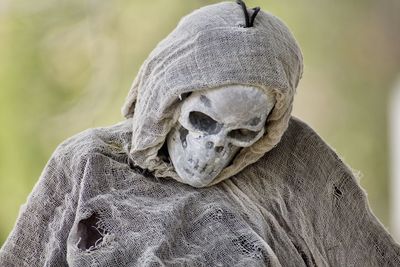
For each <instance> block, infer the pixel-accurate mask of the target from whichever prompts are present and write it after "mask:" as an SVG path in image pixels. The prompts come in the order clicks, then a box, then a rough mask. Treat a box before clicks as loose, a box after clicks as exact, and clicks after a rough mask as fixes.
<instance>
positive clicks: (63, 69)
mask: <svg viewBox="0 0 400 267" xmlns="http://www.w3.org/2000/svg"><path fill="white" fill-rule="evenodd" d="M216 2H218V1H201V0H169V1H167V0H152V1H132V0H131V1H127V0H121V1H96V0H79V1H78V0H68V1H66V0H58V1H51V0H41V1H27V0H1V1H0V123H1V130H0V245H1V244H2V243H3V242H4V240H5V238H6V237H7V235H8V234H9V232H10V230H11V229H12V227H13V224H14V222H15V219H16V216H17V214H18V210H19V207H20V205H21V204H22V203H24V202H25V200H26V197H27V196H28V194H29V192H30V191H31V190H32V187H33V185H34V183H35V182H36V181H37V179H38V177H39V175H40V172H41V170H42V169H43V167H44V165H45V164H46V161H47V160H48V158H49V157H50V155H51V153H52V151H53V150H54V149H55V148H56V146H57V145H58V144H59V143H60V142H61V141H63V140H64V139H66V138H67V137H69V136H71V135H73V134H75V133H77V132H80V131H82V130H84V129H86V128H89V127H97V126H105V125H110V124H114V123H116V122H118V121H120V120H122V116H121V115H120V107H121V105H122V103H123V101H124V98H125V95H126V93H127V92H128V89H129V87H130V84H131V82H132V80H133V79H134V77H135V75H136V73H137V71H138V68H139V67H140V65H141V63H142V62H143V60H144V59H145V58H146V57H147V55H148V53H149V52H150V51H151V50H152V49H153V48H154V46H155V45H156V44H157V43H158V42H159V41H160V40H161V39H162V38H163V37H165V36H166V35H167V34H168V33H169V32H170V31H171V30H172V29H173V28H174V27H175V25H176V24H177V22H178V21H179V19H180V18H181V17H182V16H183V15H185V14H187V13H189V12H190V11H192V10H193V9H195V8H198V7H201V6H203V5H206V4H211V3H216ZM246 3H247V5H248V6H249V7H254V6H257V5H258V6H261V8H262V9H263V10H268V11H270V12H271V13H273V14H275V15H277V16H278V17H280V18H282V19H283V20H284V21H285V22H286V23H287V24H288V26H289V27H290V28H291V29H292V31H293V33H294V35H295V36H296V38H297V40H298V42H299V43H300V46H301V47H302V49H303V53H304V58H305V69H304V75H303V79H302V81H301V82H300V86H299V88H298V93H297V96H296V98H295V109H294V115H296V116H298V117H300V118H301V119H303V120H304V121H306V122H307V123H309V124H310V125H311V126H312V127H313V128H314V129H315V130H316V131H317V132H318V133H319V134H320V135H321V136H322V137H323V138H324V140H326V141H327V142H328V143H329V144H330V145H331V146H332V147H333V148H334V149H335V150H336V151H337V152H338V153H339V154H340V155H341V156H342V157H343V158H344V160H345V161H346V162H347V163H348V164H349V165H350V166H351V167H352V168H353V169H355V170H359V171H360V172H361V176H362V180H361V184H362V186H363V187H364V188H365V189H366V191H367V192H368V198H369V201H370V204H371V207H372V210H373V212H374V213H375V214H376V215H377V216H378V217H379V218H380V220H381V221H382V223H383V224H384V225H385V226H387V227H390V225H389V219H390V214H389V211H390V203H389V195H388V194H389V190H388V189H389V156H388V155H389V149H388V147H389V144H388V138H387V136H388V130H387V129H388V121H387V117H388V114H387V105H388V101H389V100H390V99H389V98H390V90H391V88H392V86H393V84H394V81H395V79H396V77H397V75H398V74H400V30H399V27H400V15H399V14H400V1H398V0H385V1H372V0H352V1H347V0H338V1H328V0H320V1H311V0H304V1H250V0H248V1H246Z"/></svg>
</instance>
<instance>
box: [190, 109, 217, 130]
mask: <svg viewBox="0 0 400 267" xmlns="http://www.w3.org/2000/svg"><path fill="white" fill-rule="evenodd" d="M189 121H190V123H191V124H192V126H193V127H194V128H195V129H196V130H200V131H203V132H206V133H208V134H216V133H218V132H219V131H220V130H221V128H222V124H220V123H218V122H217V121H215V120H214V119H213V118H211V117H210V116H208V115H206V114H204V113H202V112H199V111H192V112H190V113H189Z"/></svg>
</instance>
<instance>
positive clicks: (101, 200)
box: [0, 2, 400, 267]
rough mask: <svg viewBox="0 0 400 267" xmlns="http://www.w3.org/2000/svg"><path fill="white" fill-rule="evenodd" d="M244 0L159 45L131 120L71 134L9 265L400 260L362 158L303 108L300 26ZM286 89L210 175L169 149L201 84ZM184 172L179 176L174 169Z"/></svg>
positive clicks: (33, 201) (132, 100)
mask: <svg viewBox="0 0 400 267" xmlns="http://www.w3.org/2000/svg"><path fill="white" fill-rule="evenodd" d="M243 19H244V18H243V13H242V10H241V8H240V7H239V6H238V5H237V4H235V3H232V2H230V3H221V4H216V5H211V6H207V7H204V8H202V9H199V10H196V11H194V12H193V13H192V14H189V15H188V16H187V17H185V18H183V19H182V20H181V22H180V23H179V24H178V26H177V28H176V29H175V30H174V31H173V32H172V33H171V34H170V35H168V36H167V38H166V39H164V40H163V41H162V42H161V43H160V44H159V45H158V46H157V47H156V49H155V50H154V51H153V52H152V53H151V54H150V56H149V58H148V59H147V60H146V61H145V63H144V64H143V66H142V68H141V69H140V72H139V74H138V76H137V78H136V80H135V81H134V83H133V86H132V89H131V91H130V92H129V95H128V97H127V101H126V103H125V105H124V107H123V114H124V115H125V116H126V119H125V120H124V121H122V122H120V123H118V124H116V125H113V126H109V127H102V128H95V129H88V130H86V131H84V132H82V133H79V134H77V135H75V136H73V137H71V138H69V139H67V140H66V141H64V142H63V143H61V144H60V145H59V146H58V147H57V149H56V150H55V152H54V153H53V155H52V156H51V158H50V160H49V161H48V163H47V165H46V167H45V168H44V170H43V172H42V174H41V176H40V178H39V180H38V182H37V183H36V185H35V187H34V189H33V191H32V192H31V194H30V195H29V197H28V200H27V202H26V204H24V205H23V206H22V207H21V210H20V213H19V216H18V219H17V222H16V224H15V226H14V229H13V230H12V232H11V233H10V235H9V237H8V239H7V240H6V242H5V243H4V245H3V247H2V248H1V250H0V266H7V267H8V266H18V267H21V266H29V267H32V266H33V267H35V266H57V267H58V266H81V267H82V266H83V267H85V266H296V267H297V266H362V267H364V266H400V247H399V245H398V244H396V243H395V241H394V240H393V239H392V237H391V236H390V235H389V234H388V232H387V231H386V229H385V228H384V226H383V225H382V224H381V223H380V222H379V221H378V219H377V218H376V217H375V216H374V215H373V213H372V212H371V210H370V208H369V206H368V202H367V199H366V194H365V192H364V191H363V189H362V188H361V187H360V185H359V181H358V179H357V177H355V176H354V175H353V173H352V171H351V169H350V168H349V167H347V165H346V164H345V163H343V162H342V160H341V159H340V158H339V157H338V155H337V154H336V153H335V152H334V151H333V150H332V149H331V148H330V147H329V145H327V144H326V143H325V142H324V141H323V140H322V139H321V138H320V137H319V136H318V134H317V133H315V132H314V131H313V130H312V129H311V128H310V127H309V126H307V125H306V124H305V123H303V122H302V121H300V120H299V119H296V118H294V117H291V116H290V112H291V109H292V101H293V96H294V92H295V88H296V86H297V84H298V81H299V79H300V76H301V72H302V59H301V53H300V50H299V48H298V46H297V45H296V42H295V40H294V39H293V37H292V35H291V34H290V32H289V30H288V29H287V28H286V26H284V24H283V23H282V22H280V21H279V20H278V19H277V18H275V17H274V16H272V15H270V14H268V13H266V12H263V11H260V14H259V15H258V16H257V17H256V19H255V22H254V27H253V28H243V27H242V26H241V24H243ZM237 83H239V84H246V85H254V86H257V87H259V88H262V89H264V90H266V91H272V92H274V94H275V96H276V98H277V103H276V106H275V108H274V110H273V112H272V113H271V115H270V117H269V119H268V121H267V124H266V130H267V131H266V134H265V136H264V137H263V138H262V139H261V140H260V141H259V142H257V143H256V144H255V145H254V146H252V147H251V148H248V149H243V150H242V151H241V152H240V154H239V155H238V156H237V157H236V159H235V161H234V162H233V164H232V165H231V166H229V167H228V168H226V169H225V170H224V171H223V172H222V173H221V175H220V176H218V177H217V178H216V180H214V181H213V182H212V183H211V184H210V185H209V186H207V187H204V188H194V187H191V186H189V185H186V184H184V183H182V182H180V180H179V177H177V175H176V173H175V172H174V170H173V166H171V165H168V164H167V163H165V162H163V161H162V159H161V158H159V157H158V156H157V153H158V150H159V149H160V148H161V146H162V145H163V143H164V142H165V138H166V135H167V133H168V132H169V130H170V129H171V126H172V125H173V124H174V123H175V122H176V117H177V114H179V106H180V104H181V102H182V101H181V98H182V100H184V99H185V96H187V94H188V93H190V92H193V91H196V90H207V89H209V88H215V87H218V86H223V85H228V84H237ZM171 177H172V178H173V179H171Z"/></svg>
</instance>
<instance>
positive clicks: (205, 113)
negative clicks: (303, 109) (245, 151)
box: [167, 85, 275, 187]
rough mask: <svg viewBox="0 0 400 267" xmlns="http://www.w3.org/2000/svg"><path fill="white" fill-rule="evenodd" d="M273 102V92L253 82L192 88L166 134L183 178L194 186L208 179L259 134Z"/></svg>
mask: <svg viewBox="0 0 400 267" xmlns="http://www.w3.org/2000/svg"><path fill="white" fill-rule="evenodd" d="M274 105H275V98H274V96H273V95H272V94H266V93H264V92H263V91H261V89H259V88H257V87H252V86H243V85H231V86H225V87H220V88H215V89H212V90H207V91H202V92H195V93H193V94H191V95H190V96H189V97H188V98H187V99H186V100H185V101H184V102H183V103H182V106H181V109H180V115H179V118H178V121H177V123H176V124H175V126H174V127H173V128H172V130H171V132H170V133H169V134H168V136H167V146H168V152H169V155H170V158H171V161H172V163H173V165H174V168H175V170H176V172H177V174H178V175H179V177H180V178H181V179H182V181H183V182H185V183H187V184H189V185H192V186H194V187H203V186H206V185H207V184H209V183H210V182H211V181H212V180H213V179H214V178H215V177H216V176H217V175H218V174H219V173H220V172H221V171H222V170H223V168H224V167H226V166H227V165H229V163H230V162H231V160H232V159H233V158H234V157H235V155H236V154H237V153H238V152H239V150H240V149H241V148H242V147H249V146H251V145H252V144H254V143H255V142H256V141H257V140H258V139H260V138H261V136H262V135H263V134H264V126H265V122H266V119H267V116H268V114H269V113H270V111H271V110H272V108H273V106H274Z"/></svg>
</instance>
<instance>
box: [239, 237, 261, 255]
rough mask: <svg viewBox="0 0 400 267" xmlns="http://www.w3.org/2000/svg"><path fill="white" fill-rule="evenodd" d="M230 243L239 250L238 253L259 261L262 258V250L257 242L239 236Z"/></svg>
mask: <svg viewBox="0 0 400 267" xmlns="http://www.w3.org/2000/svg"><path fill="white" fill-rule="evenodd" d="M232 243H233V244H234V245H235V246H237V247H239V248H240V251H241V252H242V253H243V254H245V255H247V256H250V257H253V258H258V259H261V258H263V257H264V256H263V249H262V248H261V247H260V245H259V244H258V242H257V241H255V240H249V239H248V237H246V236H244V235H241V236H239V237H237V238H235V239H233V240H232Z"/></svg>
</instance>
